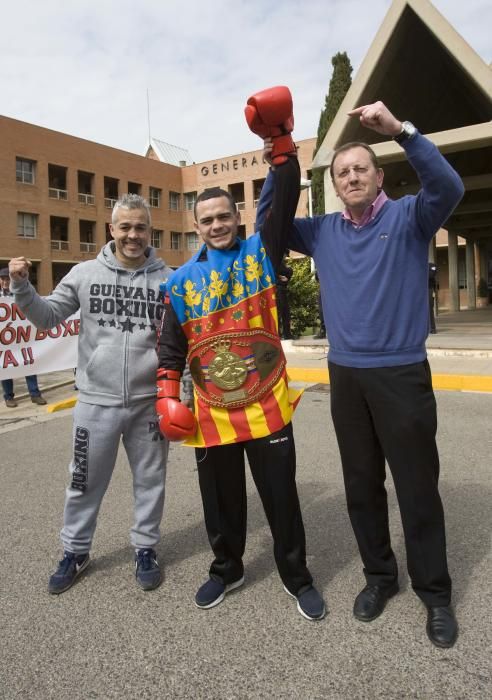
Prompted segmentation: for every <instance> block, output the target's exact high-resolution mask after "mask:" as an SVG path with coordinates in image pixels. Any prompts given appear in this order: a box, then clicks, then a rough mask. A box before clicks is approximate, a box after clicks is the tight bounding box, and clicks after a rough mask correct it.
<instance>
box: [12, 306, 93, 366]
mask: <svg viewBox="0 0 492 700" xmlns="http://www.w3.org/2000/svg"><path fill="white" fill-rule="evenodd" d="M79 326H80V319H79V312H77V313H76V314H74V315H73V316H70V317H69V318H67V320H66V321H62V323H60V324H58V325H57V326H55V327H54V328H51V329H50V330H49V331H40V330H38V329H37V328H36V327H35V326H33V325H32V323H31V322H30V321H28V320H27V319H26V317H25V316H24V314H23V313H22V311H21V310H20V309H19V307H18V306H17V304H15V302H14V301H13V298H12V299H8V298H6V297H4V298H0V379H16V378H17V377H25V376H26V375H28V374H46V372H58V371H59V370H62V369H71V368H72V367H77V342H78V336H79Z"/></svg>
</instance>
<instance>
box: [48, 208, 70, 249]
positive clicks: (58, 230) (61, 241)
mask: <svg viewBox="0 0 492 700" xmlns="http://www.w3.org/2000/svg"><path fill="white" fill-rule="evenodd" d="M50 233H51V250H68V219H67V218H66V217H64V216H50Z"/></svg>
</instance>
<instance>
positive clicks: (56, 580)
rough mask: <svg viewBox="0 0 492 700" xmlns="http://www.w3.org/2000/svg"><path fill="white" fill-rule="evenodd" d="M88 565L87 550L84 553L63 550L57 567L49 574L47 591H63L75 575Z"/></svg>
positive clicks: (70, 584)
mask: <svg viewBox="0 0 492 700" xmlns="http://www.w3.org/2000/svg"><path fill="white" fill-rule="evenodd" d="M88 566H89V552H87V553H86V554H74V552H63V559H62V560H61V561H60V562H59V563H58V568H57V570H56V571H55V573H54V574H52V575H51V576H50V580H49V583H48V592H49V593H54V594H55V595H57V594H58V593H64V592H65V591H68V589H69V588H70V587H71V586H72V585H73V584H74V583H75V579H76V578H77V576H80V574H81V573H82V572H83V570H84V569H86V568H87V567H88Z"/></svg>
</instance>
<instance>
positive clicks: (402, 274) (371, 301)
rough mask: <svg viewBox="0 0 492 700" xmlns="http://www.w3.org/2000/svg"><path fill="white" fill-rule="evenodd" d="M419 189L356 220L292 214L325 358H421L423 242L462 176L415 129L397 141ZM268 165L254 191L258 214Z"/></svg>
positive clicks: (398, 361) (387, 361) (448, 208)
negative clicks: (310, 270) (318, 311)
mask: <svg viewBox="0 0 492 700" xmlns="http://www.w3.org/2000/svg"><path fill="white" fill-rule="evenodd" d="M404 147H405V151H406V154H407V157H408V160H409V162H410V164H411V165H412V167H413V168H414V170H415V171H416V173H417V175H418V177H419V180H420V183H421V185H422V189H421V190H420V191H419V192H418V194H417V195H415V196H414V195H410V196H405V197H402V198H401V199H398V200H396V201H395V200H391V199H389V200H388V201H387V202H386V203H385V204H384V205H383V207H382V209H381V210H380V211H379V213H378V214H377V215H376V217H375V218H374V219H373V220H372V221H370V222H369V223H367V224H366V225H364V226H362V227H360V228H356V227H355V226H354V225H353V224H352V223H351V222H350V221H347V220H345V219H344V218H343V217H342V215H341V213H340V212H337V213H334V214H327V215H325V216H315V217H313V218H306V219H295V226H294V228H293V230H292V231H290V232H289V233H288V236H287V241H286V247H287V248H289V249H291V250H297V251H299V252H301V253H304V254H306V255H310V256H312V257H313V258H314V261H315V264H316V269H317V271H318V275H319V280H320V287H321V295H322V301H323V313H324V318H325V324H326V329H327V335H328V339H329V345H330V350H329V356H328V358H329V360H330V361H331V362H334V363H337V364H340V365H345V366H348V367H390V366H394V365H405V364H411V363H414V362H420V361H422V360H424V359H425V357H426V351H425V340H426V338H427V335H428V330H429V304H428V295H427V272H428V252H429V242H430V241H431V239H432V237H433V236H434V235H435V233H436V232H437V231H438V229H439V228H440V227H441V225H442V224H443V223H444V222H445V221H446V219H447V218H448V216H449V215H450V214H451V212H452V211H453V209H454V208H455V207H456V205H457V204H458V202H459V201H460V199H461V197H462V196H463V184H462V182H461V179H460V177H459V176H458V174H457V173H456V172H455V171H454V170H453V168H452V167H451V166H450V165H449V163H448V162H447V161H446V160H445V158H444V157H443V156H442V155H441V154H440V153H439V151H438V149H437V148H436V147H435V146H434V144H432V143H431V142H430V141H429V140H428V139H426V138H425V137H424V136H422V135H420V134H416V136H415V137H414V138H412V139H411V140H409V141H407V142H405V146H404ZM273 177H274V173H270V174H269V176H268V178H267V181H266V183H265V186H264V191H263V192H262V197H261V199H262V201H261V204H260V206H261V209H260V208H259V217H260V218H261V216H262V215H263V214H262V211H263V210H264V207H265V206H267V204H268V198H269V189H270V187H271V185H272V178H273Z"/></svg>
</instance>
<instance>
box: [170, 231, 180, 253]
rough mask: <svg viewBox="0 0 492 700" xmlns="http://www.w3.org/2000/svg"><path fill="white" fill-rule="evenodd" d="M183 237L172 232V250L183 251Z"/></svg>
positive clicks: (176, 232)
mask: <svg viewBox="0 0 492 700" xmlns="http://www.w3.org/2000/svg"><path fill="white" fill-rule="evenodd" d="M181 239H182V235H181V233H179V232H178V231H171V250H181V246H182V242H181Z"/></svg>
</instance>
